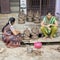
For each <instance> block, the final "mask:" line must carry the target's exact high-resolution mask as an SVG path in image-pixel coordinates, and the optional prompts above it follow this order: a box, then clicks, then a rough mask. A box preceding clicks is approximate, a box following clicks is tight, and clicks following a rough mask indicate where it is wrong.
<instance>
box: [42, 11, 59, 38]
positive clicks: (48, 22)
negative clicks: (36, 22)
mask: <svg viewBox="0 0 60 60" xmlns="http://www.w3.org/2000/svg"><path fill="white" fill-rule="evenodd" d="M57 28H58V23H57V20H56V18H55V17H54V16H52V14H51V12H50V11H49V12H48V13H47V15H46V16H45V17H44V19H43V21H42V22H41V31H42V33H43V34H44V36H45V38H47V37H50V38H53V37H54V35H56V32H57Z"/></svg>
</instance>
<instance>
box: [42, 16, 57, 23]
mask: <svg viewBox="0 0 60 60" xmlns="http://www.w3.org/2000/svg"><path fill="white" fill-rule="evenodd" d="M43 20H44V22H45V24H54V23H55V21H56V17H54V16H52V17H51V19H50V20H48V19H47V17H46V16H45V17H44V19H43Z"/></svg>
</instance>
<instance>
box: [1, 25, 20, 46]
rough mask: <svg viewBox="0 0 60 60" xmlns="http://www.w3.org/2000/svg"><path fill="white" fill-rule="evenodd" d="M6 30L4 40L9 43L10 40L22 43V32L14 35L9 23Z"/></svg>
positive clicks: (13, 42) (3, 35)
mask: <svg viewBox="0 0 60 60" xmlns="http://www.w3.org/2000/svg"><path fill="white" fill-rule="evenodd" d="M5 31H6V33H4V32H5ZM4 32H3V34H2V40H3V41H4V42H5V43H6V44H8V43H9V42H12V45H13V44H16V43H20V42H21V34H18V35H14V34H13V33H12V32H11V26H10V25H8V26H6V27H5V28H4Z"/></svg>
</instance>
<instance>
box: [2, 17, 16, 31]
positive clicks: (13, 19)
mask: <svg viewBox="0 0 60 60" xmlns="http://www.w3.org/2000/svg"><path fill="white" fill-rule="evenodd" d="M9 22H10V23H11V25H12V23H13V22H15V18H14V17H11V18H10V19H9V21H8V23H6V25H5V26H4V27H3V28H2V32H4V28H5V27H6V26H7V25H9Z"/></svg>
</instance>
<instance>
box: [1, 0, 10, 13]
mask: <svg viewBox="0 0 60 60" xmlns="http://www.w3.org/2000/svg"><path fill="white" fill-rule="evenodd" d="M9 12H10V3H9V0H1V13H9Z"/></svg>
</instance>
